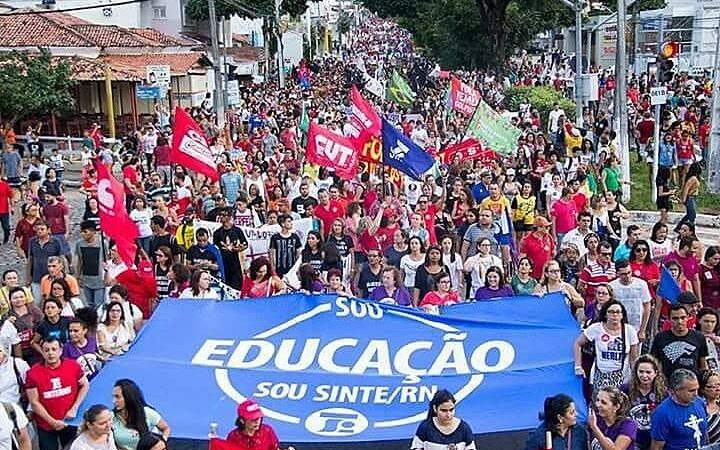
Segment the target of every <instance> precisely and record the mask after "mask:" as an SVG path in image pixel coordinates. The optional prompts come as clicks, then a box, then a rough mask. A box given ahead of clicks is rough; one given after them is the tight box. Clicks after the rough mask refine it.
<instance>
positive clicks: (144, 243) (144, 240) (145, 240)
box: [138, 236, 152, 255]
mask: <svg viewBox="0 0 720 450" xmlns="http://www.w3.org/2000/svg"><path fill="white" fill-rule="evenodd" d="M151 241H152V236H147V237H141V238H138V244H140V247H142V249H143V250H145V253H147V254H148V255H150V242H151Z"/></svg>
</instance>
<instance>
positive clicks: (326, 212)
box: [315, 200, 345, 238]
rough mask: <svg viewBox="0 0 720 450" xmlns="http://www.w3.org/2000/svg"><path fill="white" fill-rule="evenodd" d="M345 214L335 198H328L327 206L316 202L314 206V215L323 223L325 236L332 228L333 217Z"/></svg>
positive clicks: (325, 236)
mask: <svg viewBox="0 0 720 450" xmlns="http://www.w3.org/2000/svg"><path fill="white" fill-rule="evenodd" d="M344 214H345V210H344V209H343V207H342V205H341V204H340V202H338V201H337V200H330V202H329V203H328V204H327V206H323V205H322V204H318V205H317V206H316V207H315V217H317V218H318V219H320V221H321V222H322V224H323V237H324V238H327V236H328V234H330V231H331V230H332V223H333V222H334V221H335V219H338V218H341V217H342V216H343V215H344Z"/></svg>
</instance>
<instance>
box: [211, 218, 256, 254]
mask: <svg viewBox="0 0 720 450" xmlns="http://www.w3.org/2000/svg"><path fill="white" fill-rule="evenodd" d="M213 244H215V246H217V248H219V249H220V254H221V255H222V257H223V262H224V261H225V260H226V259H231V258H234V260H237V254H238V251H237V250H226V249H225V248H223V247H224V245H223V244H226V245H232V246H235V247H240V248H243V247H247V245H248V241H247V238H246V237H245V233H243V230H241V229H240V228H238V227H236V226H234V225H233V226H232V227H231V228H227V229H226V228H225V227H220V228H218V229H217V230H215V232H214V233H213Z"/></svg>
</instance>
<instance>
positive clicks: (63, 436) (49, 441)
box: [37, 427, 77, 450]
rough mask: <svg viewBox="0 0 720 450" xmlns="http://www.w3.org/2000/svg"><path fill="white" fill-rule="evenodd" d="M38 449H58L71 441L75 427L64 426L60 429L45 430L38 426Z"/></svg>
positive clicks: (74, 433) (75, 431) (75, 432)
mask: <svg viewBox="0 0 720 450" xmlns="http://www.w3.org/2000/svg"><path fill="white" fill-rule="evenodd" d="M37 431H38V442H39V443H40V450H59V449H61V448H65V447H66V446H68V445H69V444H70V442H72V440H73V439H74V438H75V435H76V434H77V427H65V428H63V429H62V430H60V431H54V430H53V431H46V430H43V429H40V428H38V429H37Z"/></svg>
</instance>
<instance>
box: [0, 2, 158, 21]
mask: <svg viewBox="0 0 720 450" xmlns="http://www.w3.org/2000/svg"><path fill="white" fill-rule="evenodd" d="M146 1H147V0H125V1H122V2H117V3H108V4H106V5H92V6H78V7H75V8H67V9H31V10H14V11H16V12H6V13H0V17H1V16H25V15H29V14H51V13H64V12H73V11H84V10H87V9H97V8H109V7H112V6H123V5H130V4H132V3H142V2H146Z"/></svg>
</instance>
